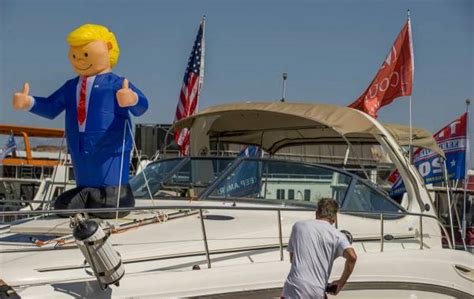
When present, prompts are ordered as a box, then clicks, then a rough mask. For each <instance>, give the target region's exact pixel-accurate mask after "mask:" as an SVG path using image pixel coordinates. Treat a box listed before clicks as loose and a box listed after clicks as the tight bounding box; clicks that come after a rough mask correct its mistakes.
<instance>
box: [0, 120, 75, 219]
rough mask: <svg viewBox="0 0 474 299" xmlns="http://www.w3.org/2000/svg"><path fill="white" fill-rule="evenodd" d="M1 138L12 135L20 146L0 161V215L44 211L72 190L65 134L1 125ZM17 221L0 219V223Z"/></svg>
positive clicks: (71, 171) (47, 129)
mask: <svg viewBox="0 0 474 299" xmlns="http://www.w3.org/2000/svg"><path fill="white" fill-rule="evenodd" d="M0 135H13V136H14V137H16V138H18V139H20V140H21V141H22V142H19V143H22V144H23V148H22V149H20V148H19V147H20V146H19V145H17V146H16V148H15V149H14V151H12V153H11V154H9V155H7V156H6V157H4V158H3V159H2V160H1V161H0V211H15V210H37V209H43V208H44V209H47V208H48V207H47V205H49V202H50V201H51V200H53V199H54V198H56V197H57V196H58V195H59V194H61V193H62V192H64V191H66V190H68V189H70V188H72V187H74V186H75V181H74V172H73V170H72V165H71V163H70V157H69V155H68V154H67V149H66V145H65V144H64V130H61V129H50V128H37V127H25V126H16V125H0ZM43 206H44V207H43ZM16 218H17V217H14V216H13V217H0V223H2V222H3V223H5V222H9V221H11V220H15V219H16Z"/></svg>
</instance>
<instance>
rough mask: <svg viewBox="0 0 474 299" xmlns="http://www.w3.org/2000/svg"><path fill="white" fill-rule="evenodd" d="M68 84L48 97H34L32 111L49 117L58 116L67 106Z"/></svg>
mask: <svg viewBox="0 0 474 299" xmlns="http://www.w3.org/2000/svg"><path fill="white" fill-rule="evenodd" d="M66 84H67V83H66ZM66 84H64V85H63V86H61V88H59V89H58V90H56V91H55V92H54V93H53V94H52V95H50V96H49V97H47V98H42V97H33V105H32V106H31V109H30V112H32V113H34V114H36V115H39V116H42V117H45V118H49V119H54V118H56V116H58V115H59V114H60V113H61V112H63V111H64V109H65V107H66V99H65V95H66V92H65V86H66Z"/></svg>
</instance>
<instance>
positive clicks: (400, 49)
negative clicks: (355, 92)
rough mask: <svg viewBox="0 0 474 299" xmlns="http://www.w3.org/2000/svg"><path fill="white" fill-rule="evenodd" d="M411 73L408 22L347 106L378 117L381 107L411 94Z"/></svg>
mask: <svg viewBox="0 0 474 299" xmlns="http://www.w3.org/2000/svg"><path fill="white" fill-rule="evenodd" d="M413 72H414V64H413V43H412V38H411V23H410V19H408V21H407V22H406V24H405V26H403V28H402V31H401V32H400V33H399V34H398V36H397V39H396V40H395V43H394V44H393V46H392V49H390V52H389V53H388V55H387V57H386V58H385V61H384V62H383V63H382V66H381V67H380V70H379V72H378V73H377V75H376V76H375V78H374V80H373V81H372V83H370V85H369V87H368V88H367V89H366V90H365V92H364V93H363V94H362V95H361V96H360V97H359V98H358V99H357V100H356V101H355V102H354V103H352V104H350V105H349V107H351V108H355V109H359V110H362V111H364V112H365V113H367V114H369V115H370V116H372V117H374V118H377V111H378V110H379V109H380V107H382V106H385V105H388V104H390V103H391V102H392V101H393V100H394V99H395V98H397V97H401V96H408V95H411V90H412V87H413Z"/></svg>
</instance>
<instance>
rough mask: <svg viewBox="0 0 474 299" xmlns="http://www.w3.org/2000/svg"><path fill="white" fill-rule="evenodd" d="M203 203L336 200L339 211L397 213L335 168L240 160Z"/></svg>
mask: <svg viewBox="0 0 474 299" xmlns="http://www.w3.org/2000/svg"><path fill="white" fill-rule="evenodd" d="M202 197H203V198H204V197H205V198H206V199H218V200H223V199H224V200H225V199H228V200H236V199H250V200H261V201H262V202H263V201H266V202H281V203H287V204H303V205H316V204H317V202H318V201H319V200H320V199H321V198H325V197H331V198H334V199H336V200H337V202H338V203H339V206H340V207H341V210H342V211H348V212H350V211H352V212H382V211H383V212H397V213H398V212H401V211H403V208H402V207H401V206H399V205H398V204H397V203H395V202H394V201H393V200H391V199H390V198H389V197H388V196H387V195H386V194H385V193H384V192H383V191H382V190H380V188H379V187H377V186H376V185H373V184H371V183H369V182H367V181H365V180H363V179H361V178H359V177H358V176H356V175H354V174H351V173H348V172H345V171H342V170H338V169H336V168H332V167H328V166H324V165H318V164H306V163H301V162H294V161H285V160H270V159H251V158H243V159H239V160H237V161H236V163H234V164H233V165H232V166H231V167H229V169H228V170H227V171H225V172H224V173H223V174H222V176H221V177H220V178H219V179H218V180H216V181H215V183H213V184H212V186H210V187H209V188H208V190H206V192H204V193H203V195H202Z"/></svg>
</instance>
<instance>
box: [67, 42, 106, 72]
mask: <svg viewBox="0 0 474 299" xmlns="http://www.w3.org/2000/svg"><path fill="white" fill-rule="evenodd" d="M109 47H111V45H110V44H108V43H106V42H105V41H101V40H97V41H93V42H90V43H88V44H85V45H82V46H71V47H70V48H69V62H71V65H72V68H73V69H74V71H75V72H76V73H77V74H79V75H80V76H94V75H98V74H102V73H106V72H110V71H111V66H110V59H109Z"/></svg>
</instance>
